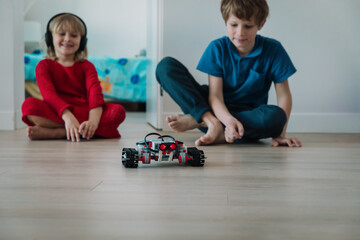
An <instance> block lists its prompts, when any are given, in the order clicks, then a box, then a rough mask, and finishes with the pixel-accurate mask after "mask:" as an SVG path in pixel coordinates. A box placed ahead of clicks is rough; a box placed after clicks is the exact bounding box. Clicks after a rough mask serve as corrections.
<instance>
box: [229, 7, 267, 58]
mask: <svg viewBox="0 0 360 240" xmlns="http://www.w3.org/2000/svg"><path fill="white" fill-rule="evenodd" d="M264 24H265V21H264V22H263V23H262V24H261V26H258V25H256V23H255V19H254V17H251V18H250V19H249V20H246V19H239V18H237V17H236V16H235V15H233V14H230V15H229V18H228V19H227V21H226V30H227V34H228V37H229V38H230V40H231V42H232V43H233V44H234V45H235V47H236V49H237V50H238V53H239V54H240V56H242V57H245V56H246V55H248V54H249V53H250V52H251V50H252V49H253V48H254V46H255V39H256V34H257V32H258V31H259V30H260V29H261V28H262V27H263V26H264Z"/></svg>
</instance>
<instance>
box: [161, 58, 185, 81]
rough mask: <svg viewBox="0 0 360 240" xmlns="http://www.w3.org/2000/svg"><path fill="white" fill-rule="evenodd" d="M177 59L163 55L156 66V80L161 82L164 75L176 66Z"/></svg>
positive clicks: (177, 63)
mask: <svg viewBox="0 0 360 240" xmlns="http://www.w3.org/2000/svg"><path fill="white" fill-rule="evenodd" d="M178 65H179V61H177V60H176V59H175V58H172V57H164V58H163V59H162V60H161V61H160V62H159V63H158V65H157V66H156V70H155V74H156V79H157V81H158V82H159V83H160V84H161V81H162V80H163V78H164V77H166V76H168V74H169V72H171V71H172V70H173V69H175V68H177V66H178Z"/></svg>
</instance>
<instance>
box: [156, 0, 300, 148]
mask: <svg viewBox="0 0 360 240" xmlns="http://www.w3.org/2000/svg"><path fill="white" fill-rule="evenodd" d="M221 13H222V16H223V18H224V20H225V24H226V29H227V36H225V37H222V38H219V39H216V40H214V41H212V42H211V43H210V44H209V46H208V47H207V49H206V50H205V52H204V54H203V56H202V57H201V59H200V61H199V64H198V66H197V69H198V70H200V71H202V72H204V73H206V74H208V77H209V85H208V86H207V85H202V86H201V85H199V83H197V82H196V81H195V79H194V78H193V77H192V75H191V74H190V73H189V71H188V70H187V69H186V68H185V67H184V66H183V65H182V64H181V63H180V62H179V61H177V60H176V59H174V58H171V57H166V58H164V59H163V60H162V61H161V62H160V63H159V64H158V66H157V70H156V77H157V80H158V82H159V83H160V85H161V86H162V87H163V89H164V90H165V91H167V92H168V93H169V95H170V96H171V97H172V98H173V99H174V101H175V102H176V103H177V104H178V105H179V106H180V107H181V109H182V110H183V112H184V113H185V115H177V116H168V117H167V118H166V121H167V122H168V125H169V126H170V128H172V129H173V130H175V131H186V130H190V129H194V128H199V129H200V130H202V131H203V132H205V135H203V136H202V137H200V138H199V139H197V140H196V142H195V143H196V145H210V144H217V143H225V142H228V143H232V142H238V141H241V139H247V140H257V139H261V138H269V137H271V138H272V145H273V146H281V145H284V146H289V147H292V146H296V147H301V142H300V141H299V140H298V139H296V138H287V137H286V136H285V134H286V127H287V122H288V119H289V117H290V112H291V106H292V97H291V92H290V88H289V84H288V78H289V77H290V76H291V75H293V74H294V73H295V72H296V69H295V67H294V65H293V64H292V62H291V60H290V58H289V56H288V55H287V53H286V51H285V49H284V48H283V47H282V45H281V44H280V42H278V41H276V40H274V39H270V38H266V37H262V36H260V35H257V32H258V31H259V30H260V29H261V28H262V27H263V26H264V24H265V21H266V18H267V16H268V13H269V8H268V5H267V3H266V0H252V1H249V0H222V1H221ZM273 82H274V84H275V91H276V95H277V102H278V106H274V105H268V104H267V101H268V92H269V89H270V87H271V84H272V83H273Z"/></svg>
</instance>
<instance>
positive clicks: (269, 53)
mask: <svg viewBox="0 0 360 240" xmlns="http://www.w3.org/2000/svg"><path fill="white" fill-rule="evenodd" d="M197 69H198V70H199V71H201V72H204V73H207V74H209V75H212V76H215V77H221V78H222V79H223V94H224V101H225V104H226V105H237V106H239V107H240V106H248V107H257V106H259V105H261V104H267V101H268V92H269V89H270V87H271V84H272V82H274V83H281V82H283V81H285V80H286V79H288V78H289V77H290V76H291V75H293V74H294V73H295V72H296V69H295V67H294V65H293V63H292V62H291V59H290V57H289V56H288V54H287V53H286V51H285V49H284V47H283V46H282V45H281V43H280V42H279V41H276V40H274V39H271V38H266V37H263V36H260V35H257V36H256V41H255V46H254V48H253V49H252V51H251V52H250V54H248V55H247V56H245V57H241V56H240V55H239V53H238V52H237V49H236V47H235V46H234V44H233V43H232V42H231V41H230V39H229V38H228V37H227V36H224V37H222V38H219V39H216V40H214V41H212V42H211V43H210V44H209V46H208V47H207V48H206V50H205V52H204V54H203V55H202V57H201V59H200V61H199V64H198V66H197Z"/></svg>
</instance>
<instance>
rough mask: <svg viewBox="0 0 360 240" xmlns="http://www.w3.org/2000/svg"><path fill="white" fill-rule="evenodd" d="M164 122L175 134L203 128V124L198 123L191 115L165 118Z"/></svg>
mask: <svg viewBox="0 0 360 240" xmlns="http://www.w3.org/2000/svg"><path fill="white" fill-rule="evenodd" d="M166 121H167V123H168V125H169V127H170V128H171V129H172V130H174V131H175V132H185V131H187V130H192V129H195V128H199V127H204V126H205V125H204V124H203V123H198V122H197V121H196V120H195V118H193V117H192V116H191V115H176V116H167V117H166Z"/></svg>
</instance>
